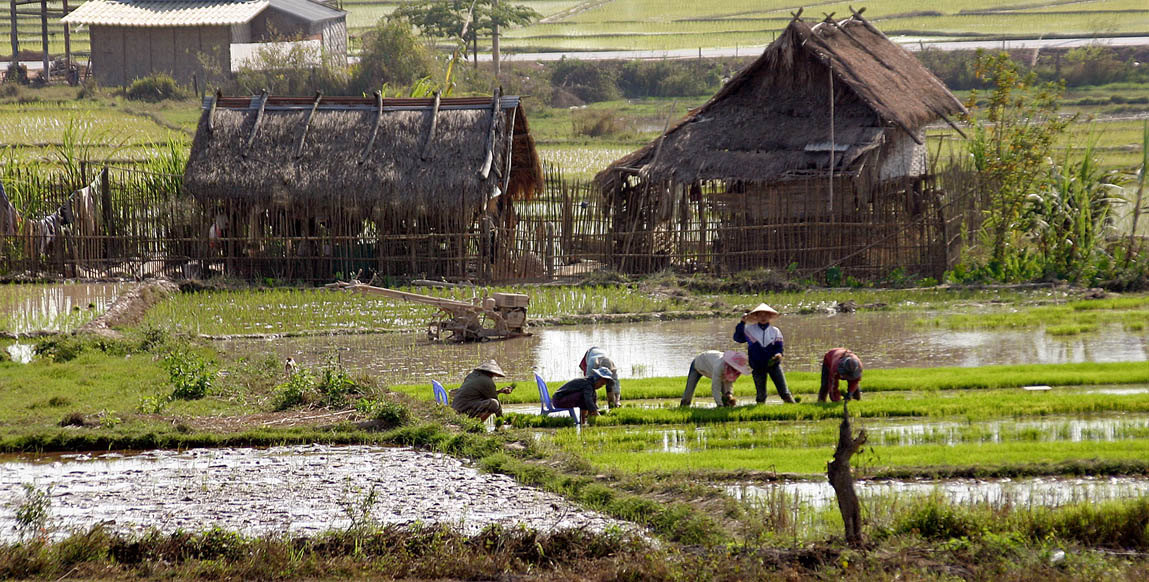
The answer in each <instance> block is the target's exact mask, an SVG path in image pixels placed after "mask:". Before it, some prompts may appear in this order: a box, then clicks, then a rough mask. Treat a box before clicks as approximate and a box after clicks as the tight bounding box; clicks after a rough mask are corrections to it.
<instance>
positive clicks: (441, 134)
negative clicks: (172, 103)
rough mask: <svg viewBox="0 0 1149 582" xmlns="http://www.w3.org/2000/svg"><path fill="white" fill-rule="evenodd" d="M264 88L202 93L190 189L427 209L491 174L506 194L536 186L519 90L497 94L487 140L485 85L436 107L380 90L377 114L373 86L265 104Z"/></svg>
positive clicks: (484, 189)
mask: <svg viewBox="0 0 1149 582" xmlns="http://www.w3.org/2000/svg"><path fill="white" fill-rule="evenodd" d="M261 100H262V98H261V97H260V96H255V97H251V98H248V97H243V98H226V97H225V98H219V99H216V100H215V101H214V106H213V100H212V98H209V99H207V100H205V101H204V111H203V114H202V115H201V117H200V122H199V127H198V129H197V130H196V136H195V141H194V142H193V143H192V149H191V154H190V156H189V159H188V164H187V170H186V171H185V174H184V185H185V187H186V188H187V189H188V190H189V191H190V192H191V193H192V194H193V195H194V196H196V197H197V198H199V199H201V200H212V199H215V200H220V199H245V200H250V201H252V202H256V203H261V204H269V205H271V204H277V205H283V206H289V205H300V204H309V205H323V204H328V203H329V204H339V205H344V206H347V205H351V204H354V205H358V206H360V207H363V208H371V207H374V208H376V209H380V210H383V209H386V208H388V207H390V208H391V209H393V210H396V211H401V212H403V213H412V214H427V213H432V212H437V211H441V210H442V209H444V208H450V207H455V208H458V205H459V204H460V202H461V201H462V202H465V203H466V205H467V206H468V207H477V206H479V205H481V204H483V203H484V202H485V201H486V200H487V198H488V196H490V195H491V193H492V192H493V191H494V188H495V187H496V186H498V187H499V188H500V189H502V188H504V185H506V193H507V195H509V196H510V197H511V198H514V199H520V198H526V197H530V196H531V195H533V194H534V193H535V192H539V191H541V190H542V187H543V173H542V168H541V165H540V163H539V157H538V153H537V152H536V151H535V145H534V140H533V138H531V136H530V133H529V129H528V127H527V119H526V115H525V114H524V113H523V109H522V106H521V105H520V103H519V99H518V98H517V97H502V98H501V99H500V102H499V105H498V112H499V113H498V115H496V116H495V121H496V125H495V131H494V140H493V142H492V141H491V131H490V130H491V117H492V115H491V112H492V109H493V106H494V100H493V98H490V97H479V98H461V99H460V98H452V99H442V100H441V102H440V104H439V109H438V112H437V114H435V115H434V116H432V111H433V108H434V100H433V99H384V100H382V105H383V107H382V114H380V109H379V106H378V102H377V100H376V99H375V98H370V97H368V98H357V97H356V98H350V97H330V98H329V97H324V98H322V99H321V100H320V103H319V105H318V107H315V108H314V113H312V110H313V105H314V99H313V98H306V97H304V98H300V97H269V98H267V101H266V103H265V104H264V105H263V107H262V111H263V112H262V114H261V113H260V109H261V108H260V101H261ZM433 117H434V119H432V118H433ZM257 119H258V124H259V125H258V128H256V131H255V132H254V135H253V132H252V129H253V127H255V125H256V122H257ZM309 119H310V122H308V120H309ZM512 120H513V121H512ZM432 122H433V123H432ZM512 123H513V125H512ZM432 125H433V126H434V131H433V134H432ZM429 134H431V135H432V137H431V139H430V141H429V142H428V135H429ZM373 135H374V139H373V140H372V136H373ZM301 143H302V146H301V145H300V144H301ZM490 143H493V148H492V149H493V162H492V164H491V166H490V171H489V173H488V175H487V176H486V177H485V178H484V177H483V176H482V175H481V173H480V170H481V168H482V166H483V164H484V161H485V159H486V157H487V151H488V145H489V144H490ZM369 144H370V149H368V145H369ZM508 155H509V156H510V175H509V177H507V176H506V174H507V156H508Z"/></svg>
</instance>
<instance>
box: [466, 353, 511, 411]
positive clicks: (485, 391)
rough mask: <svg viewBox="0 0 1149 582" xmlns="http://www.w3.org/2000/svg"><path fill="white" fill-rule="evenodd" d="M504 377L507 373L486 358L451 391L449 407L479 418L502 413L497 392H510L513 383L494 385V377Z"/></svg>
mask: <svg viewBox="0 0 1149 582" xmlns="http://www.w3.org/2000/svg"><path fill="white" fill-rule="evenodd" d="M496 376H497V377H499V378H505V377H506V376H507V374H506V373H505V372H503V369H502V368H500V367H499V363H498V362H496V361H494V360H487V361H485V362H483V363H482V364H479V366H478V367H476V368H475V369H474V370H472V371H471V373H470V374H467V377H466V378H465V379H464V380H463V383H462V384H461V385H460V386H459V387H458V388H456V389H454V390H452V391H451V408H453V409H455V412H458V413H459V414H466V415H467V416H471V417H474V418H477V419H479V420H487V417H489V416H491V415H492V414H493V415H495V416H502V415H503V405H502V403H500V402H499V394H510V393H511V390H514V389H515V387H514V385H511V386H506V387H503V388H496V387H495V377H496Z"/></svg>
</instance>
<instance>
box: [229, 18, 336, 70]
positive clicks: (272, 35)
mask: <svg viewBox="0 0 1149 582" xmlns="http://www.w3.org/2000/svg"><path fill="white" fill-rule="evenodd" d="M311 38H322V39H323V51H324V52H325V53H327V55H329V56H336V57H342V58H346V57H347V19H346V18H337V19H334V20H327V21H324V22H310V21H307V20H301V19H299V18H297V17H295V16H294V15H291V14H288V13H285V12H280V11H278V10H276V9H275V8H274V7H272V8H268V9H267V10H264V11H263V12H261V13H260V14H259V15H258V16H256V17H255V18H253V19H252V20H251V40H247V41H242V42H269V41H282V40H299V39H311ZM236 42H240V41H236Z"/></svg>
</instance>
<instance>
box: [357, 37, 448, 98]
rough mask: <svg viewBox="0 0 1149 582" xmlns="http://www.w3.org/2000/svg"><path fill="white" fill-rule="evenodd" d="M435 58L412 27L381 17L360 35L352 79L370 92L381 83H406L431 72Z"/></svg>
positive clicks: (401, 84)
mask: <svg viewBox="0 0 1149 582" xmlns="http://www.w3.org/2000/svg"><path fill="white" fill-rule="evenodd" d="M434 67H435V61H434V59H433V58H432V57H431V54H430V52H429V51H428V50H427V47H426V46H424V45H423V43H421V42H420V41H419V39H418V38H416V37H415V35H414V33H413V32H412V31H411V27H410V26H409V25H407V24H405V23H403V22H399V21H396V20H380V21H379V22H378V23H377V24H376V25H375V28H372V29H371V30H370V31H368V32H367V33H366V34H364V35H363V48H362V51H361V53H360V56H359V65H358V67H357V68H356V70H355V78H356V80H357V81H358V84H359V86H360V88H362V89H363V90H364V91H371V90H373V89H374V88H378V87H381V86H382V85H384V84H388V85H399V86H406V85H410V84H411V83H414V82H415V81H417V80H419V79H421V78H423V77H426V76H428V75H430V74H431V71H432V70H433V69H434Z"/></svg>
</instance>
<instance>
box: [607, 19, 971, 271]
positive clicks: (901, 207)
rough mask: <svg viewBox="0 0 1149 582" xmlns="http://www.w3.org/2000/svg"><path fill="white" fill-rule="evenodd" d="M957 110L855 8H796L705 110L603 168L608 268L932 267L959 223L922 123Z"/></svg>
mask: <svg viewBox="0 0 1149 582" xmlns="http://www.w3.org/2000/svg"><path fill="white" fill-rule="evenodd" d="M831 96H832V98H831ZM962 112H964V108H963V107H962V105H961V103H960V102H959V101H958V100H957V99H956V98H955V97H954V96H953V95H952V94H951V93H950V92H949V91H948V90H947V89H946V88H945V86H944V85H943V84H942V83H941V82H940V81H939V80H938V79H937V78H936V77H934V76H933V75H932V74H930V73H929V71H927V70H926V69H925V68H924V67H923V66H922V65H921V64H920V63H919V62H918V61H917V59H915V58H914V56H913V55H911V54H910V53H909V52H907V51H906V50H905V49H903V48H901V47H900V46H898V45H897V44H895V43H893V42H891V41H890V39H889V38H887V37H886V36H885V35H883V34H882V33H881V32H880V31H879V30H878V29H876V28H874V26H872V25H871V24H870V23H869V22H867V21H866V20H864V19H863V18H862V17H861V15H860V14H855V15H854V16H853V17H851V18H849V19H846V20H842V21H836V22H835V21H832V20H829V19H827V20H826V21H823V22H817V23H814V24H810V23H807V22H805V21H803V20H801V19H800V18H798V17H795V18H794V20H793V21H792V22H791V23H790V25H789V26H788V27H787V28H786V30H785V31H783V32H782V34H781V35H780V36H779V37H778V38H777V39H776V41H775V42H773V43H771V44H770V45H769V46H768V47H767V48H766V50H765V52H764V53H763V54H762V56H761V57H759V58H758V59H757V60H756V61H755V62H754V63H752V64H751V65H750V66H748V67H747V68H746V69H744V70H742V71H741V72H739V73H738V74H737V75H736V76H734V77H733V78H732V79H731V80H730V81H729V82H728V83H726V84H725V85H724V86H723V87H722V88H721V90H719V92H718V93H717V94H716V95H714V97H713V98H711V99H710V100H709V101H708V102H707V103H706V104H704V105H702V106H701V107H699V108H697V109H695V110H693V111H691V112H690V113H689V114H688V115H687V116H686V117H685V118H683V119H682V120H680V121H678V122H677V123H676V124H674V125H673V126H672V127H671V128H669V129H668V131H666V132H665V133H664V134H663V135H662V136H660V137H658V138H657V139H655V140H654V141H652V142H651V143H649V144H647V145H646V146H645V147H643V148H642V149H640V150H638V151H636V152H634V153H631V154H629V155H627V156H625V157H623V158H621V159H619V160H617V161H615V162H614V163H613V164H611V165H610V166H609V167H608V168H607V169H605V170H603V171H602V172H600V173H599V174H598V175H597V176H596V178H595V183H596V185H597V187H598V188H599V189H600V191H601V193H602V195H603V196H604V198H605V202H606V205H607V207H608V208H609V209H610V212H611V217H612V220H613V221H614V230H615V232H616V235H615V237H616V238H615V241H614V257H615V262H616V264H618V265H619V266H620V267H621V268H624V269H626V270H644V269H654V268H664V267H666V266H668V263H669V265H670V266H674V267H679V268H692V267H693V268H699V269H718V270H723V269H724V270H742V269H749V268H755V267H772V268H786V267H789V268H791V269H795V268H796V269H797V270H798V271H799V272H806V273H813V272H815V271H820V270H825V269H827V268H829V267H840V268H842V269H845V270H846V271H847V272H848V273H850V274H856V275H857V276H866V277H875V276H881V275H883V274H885V273H887V272H889V271H891V270H892V269H894V268H897V267H901V268H903V269H906V270H908V271H911V272H918V273H928V274H936V273H937V272H939V271H940V270H943V269H944V268H945V266H946V264H947V261H948V260H949V255H948V254H947V250H949V246H950V241H951V240H952V239H953V236H952V234H951V233H949V232H948V229H949V228H950V227H951V226H955V225H953V224H951V223H953V222H954V221H953V217H951V216H946V215H945V206H944V200H943V198H944V196H943V194H942V193H941V192H939V191H938V190H937V189H936V188H935V186H934V180H933V177H932V176H931V174H930V171H929V167H928V163H927V153H928V152H927V148H926V145H925V127H926V126H927V125H928V124H930V123H933V122H937V121H939V120H942V119H946V118H947V117H948V116H953V115H955V114H960V113H962Z"/></svg>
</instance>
